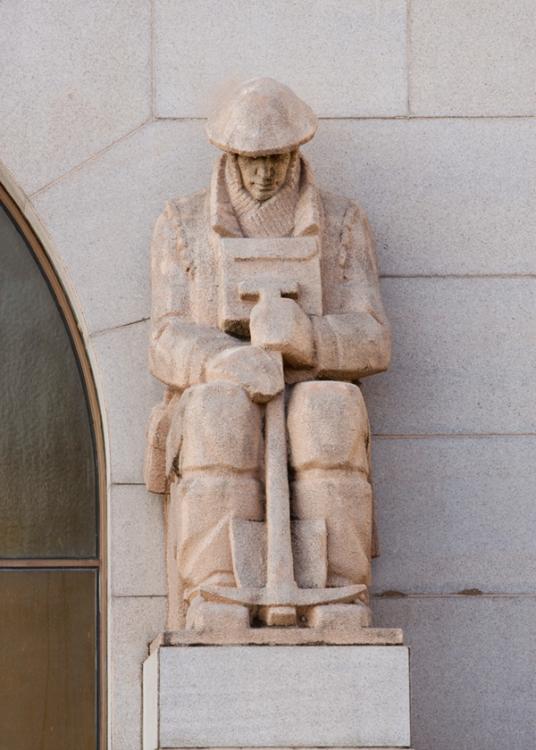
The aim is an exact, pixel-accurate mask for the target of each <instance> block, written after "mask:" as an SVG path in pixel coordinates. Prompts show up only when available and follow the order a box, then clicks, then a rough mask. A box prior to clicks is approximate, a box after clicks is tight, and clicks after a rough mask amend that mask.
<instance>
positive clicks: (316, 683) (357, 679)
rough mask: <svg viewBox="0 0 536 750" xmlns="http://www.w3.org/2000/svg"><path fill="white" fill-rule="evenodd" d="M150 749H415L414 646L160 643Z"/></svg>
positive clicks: (148, 681)
mask: <svg viewBox="0 0 536 750" xmlns="http://www.w3.org/2000/svg"><path fill="white" fill-rule="evenodd" d="M143 681H144V685H143V697H144V701H143V703H144V705H143V721H144V745H143V748H144V750H159V749H163V748H165V749H166V750H168V749H169V750H172V749H176V750H178V749H179V748H181V749H185V748H192V747H195V748H246V747H247V748H287V747H292V748H296V747H299V748H308V747H309V748H310V747H316V748H318V747H330V748H343V747H344V748H354V749H357V748H368V749H371V748H382V750H385V749H386V748H408V747H409V744H410V727H409V708H410V704H409V650H408V649H407V647H405V646H160V647H159V648H157V649H155V650H154V652H153V653H152V654H151V656H150V657H149V658H148V659H147V660H146V662H145V664H144V670H143Z"/></svg>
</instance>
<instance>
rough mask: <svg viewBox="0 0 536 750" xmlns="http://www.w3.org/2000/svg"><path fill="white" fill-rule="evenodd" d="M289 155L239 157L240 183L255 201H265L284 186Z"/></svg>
mask: <svg viewBox="0 0 536 750" xmlns="http://www.w3.org/2000/svg"><path fill="white" fill-rule="evenodd" d="M290 156H291V155H290V153H286V154H268V155H267V156H239V157H238V168H239V169H240V175H241V177H242V183H243V185H244V187H245V188H246V190H247V191H248V192H249V193H250V195H251V196H252V197H253V198H255V200H256V201H266V200H268V198H271V197H272V196H273V195H275V194H276V193H277V191H278V190H279V188H280V187H281V186H282V185H284V184H285V179H286V176H287V172H288V165H289V163H290Z"/></svg>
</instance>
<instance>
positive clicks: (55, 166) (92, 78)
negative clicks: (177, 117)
mask: <svg viewBox="0 0 536 750" xmlns="http://www.w3.org/2000/svg"><path fill="white" fill-rule="evenodd" d="M0 50H1V51H2V52H1V65H0V71H1V76H2V79H3V80H2V82H1V84H0V87H1V89H2V111H3V116H2V122H1V127H0V154H2V160H4V161H5V163H6V164H7V166H8V167H9V168H10V170H11V171H12V172H13V174H14V175H15V177H16V179H17V181H18V183H19V184H20V185H21V186H22V187H23V188H24V190H25V191H26V192H27V193H32V192H33V191H35V190H37V189H38V188H41V187H43V185H45V184H47V183H49V182H50V181H51V180H53V179H55V178H57V177H59V176H60V175H62V174H65V172H67V171H68V170H70V169H72V168H73V167H75V166H77V165H78V164H80V163H81V162H82V161H84V160H85V159H88V158H89V157H91V156H92V155H94V154H95V153H96V152H98V151H100V150H101V149H103V148H105V147H106V146H109V145H110V144H111V143H113V142H114V141H115V140H116V139H118V138H120V137H121V136H123V135H125V134H126V133H128V132H129V131H130V130H132V129H133V128H135V127H137V126H138V125H140V124H141V123H142V122H144V121H145V120H146V119H147V118H148V117H150V113H151V94H150V85H151V84H150V80H151V76H150V4H149V3H148V2H147V1H146V0H122V2H120V3H110V2H109V0H92V2H90V3H89V2H84V0H54V2H50V0H32V2H29V3H24V2H19V0H5V1H4V2H2V23H1V24H0ZM93 197H94V196H93V195H91V196H89V195H86V196H85V198H86V200H87V201H88V202H91V200H92V199H93ZM88 208H89V206H88Z"/></svg>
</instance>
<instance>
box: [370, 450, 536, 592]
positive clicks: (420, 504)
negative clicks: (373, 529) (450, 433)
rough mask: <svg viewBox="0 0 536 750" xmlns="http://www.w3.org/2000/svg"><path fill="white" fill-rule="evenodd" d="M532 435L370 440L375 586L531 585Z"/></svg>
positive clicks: (535, 482)
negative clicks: (376, 535)
mask: <svg viewBox="0 0 536 750" xmlns="http://www.w3.org/2000/svg"><path fill="white" fill-rule="evenodd" d="M535 456H536V436H531V437H526V436H523V437H522V436H519V437H517V436H516V437H500V436H490V437H477V438H471V437H454V438H443V437H440V438H424V439H411V438H405V439H398V438H396V439H382V438H375V439H374V441H373V451H372V458H373V467H374V473H373V478H374V489H375V497H376V513H377V516H376V517H377V521H378V533H379V539H380V551H381V554H380V557H379V558H378V559H377V560H376V561H375V563H374V570H373V576H372V580H373V586H374V590H375V591H393V590H395V591H403V592H409V593H412V592H413V593H415V592H431V591H433V592H459V591H463V590H467V589H476V590H480V591H485V592H504V593H508V592H514V591H515V592H533V593H536V545H535V544H534V535H535V531H536V503H535V502H534V488H535V487H536V461H535V460H534V457H535Z"/></svg>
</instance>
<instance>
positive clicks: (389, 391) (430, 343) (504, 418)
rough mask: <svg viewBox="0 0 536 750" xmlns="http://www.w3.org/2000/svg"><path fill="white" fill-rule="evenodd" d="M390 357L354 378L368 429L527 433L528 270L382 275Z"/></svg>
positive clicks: (533, 414)
mask: <svg viewBox="0 0 536 750" xmlns="http://www.w3.org/2000/svg"><path fill="white" fill-rule="evenodd" d="M382 291H383V296H384V299H385V303H386V308H387V310H388V314H389V318H390V320H391V323H392V327H393V341H394V347H393V366H392V368H391V370H390V372H389V373H387V374H386V375H382V376H379V377H378V378H374V379H373V380H372V381H370V380H369V381H368V382H366V383H364V384H363V391H364V393H365V395H366V398H367V403H368V405H369V412H370V417H371V422H372V428H373V432H375V433H381V434H386V435H408V434H409V435H422V434H449V433H465V434H475V433H477V434H481V433H488V434H489V433H491V434H500V433H513V434H520V433H533V432H534V431H535V425H536V400H535V399H534V398H533V395H532V393H531V390H530V387H528V382H529V380H527V378H528V373H530V372H532V371H533V370H534V369H535V368H536V348H535V347H533V346H531V345H527V343H528V342H530V341H532V337H533V335H534V318H535V315H536V287H535V285H534V281H533V279H531V278H514V279H493V278H491V279H487V278H479V279H463V278H462V279H452V278H438V279H436V278H429V279H384V280H383V284H382Z"/></svg>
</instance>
